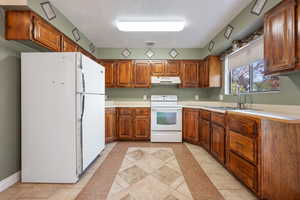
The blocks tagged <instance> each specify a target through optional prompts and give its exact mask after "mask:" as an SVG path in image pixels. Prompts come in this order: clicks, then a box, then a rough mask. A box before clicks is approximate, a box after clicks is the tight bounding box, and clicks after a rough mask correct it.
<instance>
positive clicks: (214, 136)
mask: <svg viewBox="0 0 300 200" xmlns="http://www.w3.org/2000/svg"><path fill="white" fill-rule="evenodd" d="M211 153H212V154H213V155H214V156H215V158H217V159H218V160H219V161H220V162H221V163H223V164H225V128H224V127H222V126H220V125H216V124H214V123H213V121H212V126H211Z"/></svg>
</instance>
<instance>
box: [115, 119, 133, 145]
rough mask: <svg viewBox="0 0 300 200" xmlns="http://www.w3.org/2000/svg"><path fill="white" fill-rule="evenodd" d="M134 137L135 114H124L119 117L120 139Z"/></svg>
mask: <svg viewBox="0 0 300 200" xmlns="http://www.w3.org/2000/svg"><path fill="white" fill-rule="evenodd" d="M132 138H133V116H132V115H131V114H129V115H122V114H120V115H119V117H118V139H120V140H131V139H132Z"/></svg>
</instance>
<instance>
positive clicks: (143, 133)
mask: <svg viewBox="0 0 300 200" xmlns="http://www.w3.org/2000/svg"><path fill="white" fill-rule="evenodd" d="M134 139H136V140H149V139H150V116H149V115H136V116H135V119H134Z"/></svg>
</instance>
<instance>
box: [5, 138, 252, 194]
mask: <svg viewBox="0 0 300 200" xmlns="http://www.w3.org/2000/svg"><path fill="white" fill-rule="evenodd" d="M184 145H185V146H186V147H187V148H188V149H189V151H190V152H191V153H192V155H193V157H194V158H195V159H196V161H197V163H198V164H199V165H200V166H201V168H202V169H203V171H204V172H205V174H206V175H207V176H208V178H209V179H210V181H211V182H212V183H213V185H214V187H216V188H217V190H218V191H219V192H220V193H221V194H222V195H223V197H224V199H225V200H256V199H257V198H256V197H255V196H254V195H253V194H252V193H250V192H249V191H248V190H247V189H246V188H245V187H244V186H243V185H242V184H240V183H239V182H238V181H237V180H236V179H235V178H234V177H232V176H231V175H230V174H229V173H228V172H227V171H226V170H225V169H224V168H223V167H222V166H221V165H220V164H219V163H218V162H217V161H215V160H214V158H212V157H211V156H210V154H208V153H207V152H206V151H205V150H204V149H203V148H201V147H199V146H195V145H192V144H187V143H185V144H184ZM114 146H115V143H112V144H109V145H107V148H106V149H105V151H104V152H103V156H102V157H100V158H99V159H98V160H97V161H96V162H95V163H94V164H93V165H92V166H91V168H90V169H89V170H88V171H87V173H86V174H85V175H84V176H83V177H82V178H81V180H80V181H79V182H78V183H77V184H20V183H17V184H15V185H14V186H12V187H10V188H9V189H8V190H6V191H4V192H2V193H0V200H74V199H75V198H76V197H77V196H78V194H79V193H80V192H81V191H82V190H83V188H84V187H85V186H86V185H87V183H88V182H89V181H90V180H91V178H92V176H93V175H94V174H95V172H96V170H97V169H98V168H99V167H100V166H101V164H102V163H103V161H104V160H105V158H106V157H107V156H108V154H109V153H110V152H111V150H112V149H113V147H114ZM115 174H116V173H115ZM112 181H113V184H112V187H111V188H108V189H110V191H109V190H108V191H109V196H108V200H114V199H120V200H133V199H135V200H144V199H145V196H144V194H145V193H148V194H149V196H148V197H149V199H161V198H162V197H163V200H181V199H184V200H186V199H192V197H191V192H190V189H189V187H188V186H187V184H186V180H185V178H184V176H182V169H181V167H180V165H178V160H176V157H174V152H173V151H172V148H152V147H130V148H129V149H128V151H127V153H126V155H125V158H124V159H123V161H122V163H121V167H120V168H119V170H118V173H117V175H116V176H115V178H114V180H113V179H112ZM109 187H110V186H109ZM149 191H151V192H149ZM153 191H154V192H153ZM141 195H143V196H141ZM89 199H91V200H98V199H96V198H93V197H91V198H89ZM101 200H102V199H101ZM197 200H198V199H197ZM201 200H202V199H201ZM206 200H207V199H206Z"/></svg>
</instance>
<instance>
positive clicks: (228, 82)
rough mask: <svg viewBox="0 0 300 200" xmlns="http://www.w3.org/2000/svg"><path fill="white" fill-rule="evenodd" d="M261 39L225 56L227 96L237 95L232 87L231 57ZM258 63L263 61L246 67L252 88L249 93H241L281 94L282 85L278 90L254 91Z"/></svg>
mask: <svg viewBox="0 0 300 200" xmlns="http://www.w3.org/2000/svg"><path fill="white" fill-rule="evenodd" d="M260 39H263V37H260V38H257V39H256V40H253V41H252V42H250V43H249V44H247V45H246V46H244V47H241V48H239V49H238V50H236V51H234V52H232V53H231V54H229V55H226V56H225V59H224V68H225V70H224V82H225V84H224V85H225V88H224V93H225V95H235V94H234V93H233V92H232V87H231V86H232V70H230V69H229V57H230V56H231V55H233V54H235V53H237V52H239V51H240V50H242V49H244V48H247V47H249V46H251V45H252V44H253V43H254V42H256V41H257V40H260ZM258 61H261V59H260V60H256V61H254V62H252V63H250V64H248V65H245V66H244V67H248V68H249V84H250V87H249V91H248V92H241V94H262V93H279V92H280V85H279V88H278V90H269V91H253V84H254V81H253V78H254V74H253V71H254V70H253V64H254V63H256V62H258ZM263 61H264V60H263ZM264 62H265V61H264ZM241 67H242V66H241ZM279 81H280V77H279Z"/></svg>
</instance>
